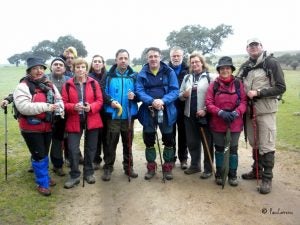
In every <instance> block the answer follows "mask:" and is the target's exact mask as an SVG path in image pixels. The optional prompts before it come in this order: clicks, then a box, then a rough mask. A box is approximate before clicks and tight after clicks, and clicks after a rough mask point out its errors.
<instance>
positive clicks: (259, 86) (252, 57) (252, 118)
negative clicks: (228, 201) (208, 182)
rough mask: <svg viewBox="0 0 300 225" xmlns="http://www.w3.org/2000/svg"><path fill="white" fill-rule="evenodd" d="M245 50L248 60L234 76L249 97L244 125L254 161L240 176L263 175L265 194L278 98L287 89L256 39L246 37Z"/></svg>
mask: <svg viewBox="0 0 300 225" xmlns="http://www.w3.org/2000/svg"><path fill="white" fill-rule="evenodd" d="M246 50H247V52H248V55H249V59H248V60H247V61H246V62H245V63H244V64H243V65H242V66H241V68H240V70H239V72H238V75H237V76H238V77H240V78H241V79H242V80H243V83H244V86H245V91H246V94H247V96H248V107H247V113H246V127H247V136H248V139H249V143H250V145H251V147H252V158H253V160H254V163H253V165H252V170H251V171H250V172H249V173H245V174H242V178H243V179H246V180H249V179H258V178H262V182H261V184H260V188H259V191H260V193H261V194H268V193H270V192H271V189H272V179H273V167H274V163H275V151H276V146H275V141H276V112H277V111H278V98H277V97H278V96H279V95H281V94H283V93H284V92H285V91H286V85H285V80H284V74H283V71H282V69H281V66H280V63H279V62H278V61H277V60H276V58H274V57H272V56H267V53H266V51H264V49H263V45H262V43H261V41H260V40H259V39H258V38H251V39H249V40H248V41H247V47H246ZM257 174H258V176H257Z"/></svg>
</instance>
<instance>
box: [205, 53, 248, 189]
mask: <svg viewBox="0 0 300 225" xmlns="http://www.w3.org/2000/svg"><path fill="white" fill-rule="evenodd" d="M234 70H235V67H234V66H233V64H232V59H231V58H230V57H228V56H224V57H222V58H220V60H219V62H218V65H217V71H218V73H219V77H218V78H217V79H216V80H215V81H214V82H212V83H211V84H210V86H209V88H208V90H207V92H206V100H205V104H206V108H207V111H208V112H209V113H210V114H211V120H210V129H211V131H212V133H213V141H214V144H215V150H216V151H215V156H216V183H217V184H218V185H221V184H222V178H221V168H222V165H223V159H224V150H225V136H226V131H227V129H228V128H229V129H230V132H231V140H230V155H229V173H228V182H229V184H230V185H231V186H237V185H238V181H237V175H236V171H237V167H238V152H237V151H238V141H239V137H240V133H241V131H242V130H243V114H244V113H245V111H246V104H247V98H246V94H245V91H244V87H243V84H242V82H241V81H240V80H236V78H235V77H234V76H233V75H232V73H233V71H234Z"/></svg>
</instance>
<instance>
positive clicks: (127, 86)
mask: <svg viewBox="0 0 300 225" xmlns="http://www.w3.org/2000/svg"><path fill="white" fill-rule="evenodd" d="M136 75H137V73H136V72H134V71H133V69H132V68H131V67H130V66H128V68H127V70H126V72H125V73H124V74H120V73H119V72H118V71H117V65H113V66H112V67H111V69H110V70H109V71H108V73H107V74H106V75H105V76H104V77H103V78H102V81H101V86H102V90H103V91H104V94H103V95H104V103H105V105H104V110H105V113H106V115H107V116H109V118H111V119H128V116H131V117H132V118H133V119H134V118H136V115H137V111H138V106H137V101H136V99H134V100H132V101H129V100H128V97H127V94H128V92H129V91H132V92H134V93H135V86H134V84H135V81H136ZM112 101H118V102H119V103H120V104H121V105H122V108H123V112H122V115H121V116H120V117H119V116H118V115H117V113H118V111H117V109H115V108H112V107H111V105H110V104H111V102H112ZM129 108H130V111H128V109H129ZM128 112H129V113H130V115H128Z"/></svg>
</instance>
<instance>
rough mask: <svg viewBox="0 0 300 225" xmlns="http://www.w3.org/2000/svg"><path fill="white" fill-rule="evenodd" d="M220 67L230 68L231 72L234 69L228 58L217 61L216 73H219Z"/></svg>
mask: <svg viewBox="0 0 300 225" xmlns="http://www.w3.org/2000/svg"><path fill="white" fill-rule="evenodd" d="M222 66H230V67H231V68H232V71H235V67H234V65H233V63H232V58H231V57H229V56H223V57H221V58H220V59H219V62H218V64H217V71H219V69H220V67H222Z"/></svg>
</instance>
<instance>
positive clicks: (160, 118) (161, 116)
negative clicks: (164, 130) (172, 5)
mask: <svg viewBox="0 0 300 225" xmlns="http://www.w3.org/2000/svg"><path fill="white" fill-rule="evenodd" d="M163 121H164V111H163V110H162V109H161V110H158V113H157V122H158V123H163Z"/></svg>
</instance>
